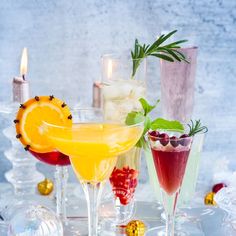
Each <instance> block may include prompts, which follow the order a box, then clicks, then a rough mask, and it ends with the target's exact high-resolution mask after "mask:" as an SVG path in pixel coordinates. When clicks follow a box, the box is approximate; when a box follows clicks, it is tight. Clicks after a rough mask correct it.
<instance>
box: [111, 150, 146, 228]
mask: <svg viewBox="0 0 236 236" xmlns="http://www.w3.org/2000/svg"><path fill="white" fill-rule="evenodd" d="M141 151H142V149H141V148H139V147H133V148H132V149H131V150H129V151H128V152H126V153H124V154H122V155H120V156H119V159H118V160H117V163H116V165H115V168H114V170H113V171H112V174H111V176H110V184H111V186H112V191H113V193H114V196H115V213H116V218H115V219H114V222H115V223H116V224H121V223H124V222H126V221H127V220H128V219H130V218H131V217H132V215H133V212H134V209H133V208H134V205H135V204H133V202H134V201H133V199H134V194H135V190H136V187H137V185H138V175H139V167H140V160H141ZM131 202H132V204H130V203H131Z"/></svg>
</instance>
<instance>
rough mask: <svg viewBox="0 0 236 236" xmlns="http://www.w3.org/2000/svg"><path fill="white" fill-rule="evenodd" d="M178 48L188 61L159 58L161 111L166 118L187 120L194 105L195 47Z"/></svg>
mask: <svg viewBox="0 0 236 236" xmlns="http://www.w3.org/2000/svg"><path fill="white" fill-rule="evenodd" d="M178 50H179V52H181V53H183V54H184V55H185V57H186V59H187V60H188V62H189V63H187V62H178V61H175V62H168V61H165V60H161V64H160V70H161V71H160V77H161V102H162V112H163V116H164V117H165V118H167V119H170V120H179V121H181V122H187V121H189V120H190V119H191V116H192V112H193V105H194V83H195V74H196V65H197V47H191V48H181V49H178Z"/></svg>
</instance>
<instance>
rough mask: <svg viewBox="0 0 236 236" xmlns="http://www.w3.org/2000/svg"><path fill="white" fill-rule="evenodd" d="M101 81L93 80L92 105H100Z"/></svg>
mask: <svg viewBox="0 0 236 236" xmlns="http://www.w3.org/2000/svg"><path fill="white" fill-rule="evenodd" d="M101 88H102V84H101V82H98V81H96V82H94V83H93V107H98V108H100V107H101Z"/></svg>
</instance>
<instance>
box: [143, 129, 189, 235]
mask: <svg viewBox="0 0 236 236" xmlns="http://www.w3.org/2000/svg"><path fill="white" fill-rule="evenodd" d="M172 135H175V136H177V135H176V134H173V133H172V134H171V136H172ZM178 136H180V135H179V134H178ZM148 140H149V143H150V147H151V150H152V156H153V162H154V165H155V170H156V174H157V177H158V181H159V184H160V188H161V200H162V204H163V207H164V210H165V218H166V226H165V235H166V236H173V235H174V221H175V220H174V219H175V210H176V205H177V202H178V196H179V192H180V188H181V185H182V181H183V177H184V174H185V169H186V165H187V162H188V157H189V153H190V149H191V144H192V138H191V137H186V138H178V139H177V140H176V141H174V142H172V141H169V140H167V139H165V138H158V137H154V136H151V135H148ZM158 230H159V232H161V230H163V229H158Z"/></svg>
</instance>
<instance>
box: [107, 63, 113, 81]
mask: <svg viewBox="0 0 236 236" xmlns="http://www.w3.org/2000/svg"><path fill="white" fill-rule="evenodd" d="M111 76H112V60H111V59H109V60H108V63H107V78H108V79H111Z"/></svg>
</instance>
